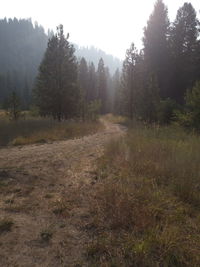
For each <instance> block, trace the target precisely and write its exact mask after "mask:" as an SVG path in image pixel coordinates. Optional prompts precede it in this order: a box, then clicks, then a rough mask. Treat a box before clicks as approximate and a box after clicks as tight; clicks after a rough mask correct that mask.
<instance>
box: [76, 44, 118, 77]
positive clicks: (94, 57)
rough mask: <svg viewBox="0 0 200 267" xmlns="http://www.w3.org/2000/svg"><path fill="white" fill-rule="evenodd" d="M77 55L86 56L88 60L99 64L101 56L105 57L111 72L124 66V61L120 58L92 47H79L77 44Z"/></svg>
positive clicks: (96, 64)
mask: <svg viewBox="0 0 200 267" xmlns="http://www.w3.org/2000/svg"><path fill="white" fill-rule="evenodd" d="M75 48H76V55H77V57H85V59H86V60H87V61H90V62H93V63H94V64H95V66H96V67H97V66H98V62H99V59H100V58H103V60H104V63H105V65H106V66H107V67H108V68H109V70H110V73H111V74H114V72H115V71H116V69H117V68H119V69H121V68H122V61H121V60H120V59H119V58H116V57H113V56H112V55H108V54H106V53H105V52H104V51H102V50H100V49H98V48H95V47H94V46H91V47H79V46H77V45H75Z"/></svg>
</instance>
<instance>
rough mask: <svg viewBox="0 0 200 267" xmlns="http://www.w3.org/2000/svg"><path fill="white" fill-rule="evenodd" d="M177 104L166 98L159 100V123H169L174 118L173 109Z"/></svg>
mask: <svg viewBox="0 0 200 267" xmlns="http://www.w3.org/2000/svg"><path fill="white" fill-rule="evenodd" d="M176 109H177V104H176V102H175V101H174V100H172V99H170V98H167V99H165V100H161V101H160V105H159V111H158V120H159V122H160V123H161V124H169V123H170V122H171V121H172V120H173V119H174V111H175V110H176Z"/></svg>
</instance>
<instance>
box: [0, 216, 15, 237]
mask: <svg viewBox="0 0 200 267" xmlns="http://www.w3.org/2000/svg"><path fill="white" fill-rule="evenodd" d="M13 224H14V222H13V220H11V219H8V218H4V219H2V220H0V234H1V233H3V232H9V231H11V228H12V226H13Z"/></svg>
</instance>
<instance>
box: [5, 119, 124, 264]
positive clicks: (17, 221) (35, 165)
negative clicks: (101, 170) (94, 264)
mask: <svg viewBox="0 0 200 267" xmlns="http://www.w3.org/2000/svg"><path fill="white" fill-rule="evenodd" d="M102 122H103V124H104V125H105V128H104V129H101V130H100V131H99V132H98V133H96V134H94V135H90V136H85V137H83V138H80V139H73V140H68V141H58V142H54V143H51V144H37V145H28V146H21V147H10V148H3V149H1V150H0V266H2V267H7V266H12V267H15V266H16V267H17V266H19V267H22V266H24V267H25V266H26V267H27V266H31V267H32V266H43V267H45V266H48V267H50V266H77V267H78V266H91V265H90V264H89V263H87V257H86V253H87V245H88V244H89V243H90V240H91V239H92V223H91V222H92V214H91V213H90V211H89V203H90V201H92V199H91V197H89V196H90V195H91V194H90V193H91V191H93V190H94V188H95V186H96V184H97V183H98V179H97V173H96V162H97V159H98V158H100V157H101V156H102V154H103V152H104V146H105V144H106V143H108V142H109V141H110V140H113V139H115V138H116V139H117V138H119V137H120V136H122V135H123V134H124V132H125V129H124V128H123V127H122V126H120V125H118V124H113V123H111V122H109V121H108V120H105V119H103V120H102Z"/></svg>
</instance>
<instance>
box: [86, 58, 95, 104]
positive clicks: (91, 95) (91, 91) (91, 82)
mask: <svg viewBox="0 0 200 267" xmlns="http://www.w3.org/2000/svg"><path fill="white" fill-rule="evenodd" d="M95 99H97V77H96V71H95V66H94V63H93V62H91V63H90V64H89V67H88V101H89V102H91V101H94V100H95Z"/></svg>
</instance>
